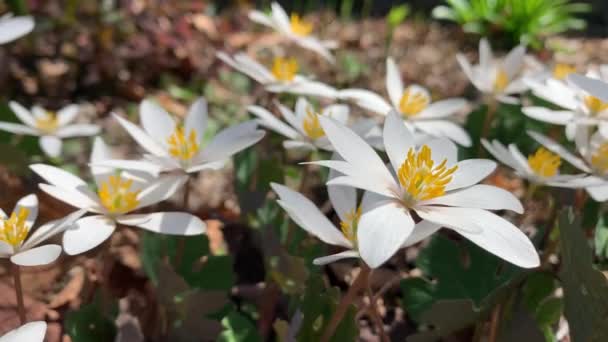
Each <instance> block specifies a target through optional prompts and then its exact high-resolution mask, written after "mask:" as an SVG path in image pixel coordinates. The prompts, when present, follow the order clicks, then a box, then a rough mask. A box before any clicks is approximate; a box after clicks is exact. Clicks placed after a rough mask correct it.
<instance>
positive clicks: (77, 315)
mask: <svg viewBox="0 0 608 342" xmlns="http://www.w3.org/2000/svg"><path fill="white" fill-rule="evenodd" d="M98 297H99V296H96V300H94V301H93V303H91V304H87V305H83V306H82V307H81V308H80V309H78V310H74V311H70V312H68V313H67V314H66V317H65V323H64V324H65V330H66V332H67V334H68V335H69V336H70V337H71V338H72V341H74V342H97V341H99V342H105V341H113V340H114V336H115V335H116V326H115V325H114V321H113V320H112V319H110V318H109V317H107V316H104V315H103V314H102V311H103V310H102V308H101V306H100V303H99V302H100V300H101V298H98Z"/></svg>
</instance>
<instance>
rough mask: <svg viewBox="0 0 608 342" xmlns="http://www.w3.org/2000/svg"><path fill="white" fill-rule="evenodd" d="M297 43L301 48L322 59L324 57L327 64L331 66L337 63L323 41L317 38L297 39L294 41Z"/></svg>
mask: <svg viewBox="0 0 608 342" xmlns="http://www.w3.org/2000/svg"><path fill="white" fill-rule="evenodd" d="M294 41H295V43H296V44H298V45H300V46H301V47H303V48H305V49H308V50H311V51H313V52H316V53H317V54H319V55H320V56H321V57H323V58H324V59H325V60H326V61H327V62H329V63H331V64H335V63H336V59H335V58H334V56H333V55H332V54H331V51H329V49H328V48H327V46H326V45H325V44H323V42H322V41H320V40H319V39H317V38H315V37H296V38H295V39H294Z"/></svg>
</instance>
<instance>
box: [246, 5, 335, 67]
mask: <svg viewBox="0 0 608 342" xmlns="http://www.w3.org/2000/svg"><path fill="white" fill-rule="evenodd" d="M249 19H251V20H253V21H255V22H256V23H258V24H262V25H264V26H268V27H270V28H272V29H273V30H275V31H277V32H278V33H280V34H281V35H283V36H284V37H286V38H287V39H289V40H290V41H292V42H294V43H296V44H297V45H299V46H301V47H303V48H305V49H308V50H311V51H314V52H316V53H318V54H319V55H321V56H322V57H323V58H325V59H326V60H327V61H328V62H330V63H332V64H333V63H335V59H334V56H332V54H331V52H330V51H329V50H330V49H335V48H336V47H337V45H338V44H337V42H336V41H333V40H320V39H318V38H317V37H314V36H313V35H311V33H312V29H313V26H312V23H310V22H308V21H306V20H304V19H302V18H301V17H300V16H299V15H297V14H295V13H292V14H291V16H287V13H286V12H285V10H284V9H283V7H281V5H279V4H278V3H277V2H273V3H272V4H271V14H270V15H266V14H264V13H263V12H260V11H256V10H253V11H250V12H249Z"/></svg>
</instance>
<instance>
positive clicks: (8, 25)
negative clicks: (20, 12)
mask: <svg viewBox="0 0 608 342" xmlns="http://www.w3.org/2000/svg"><path fill="white" fill-rule="evenodd" d="M33 29H34V19H33V18H32V17H30V16H20V17H3V18H2V19H0V44H6V43H8V42H11V41H13V40H15V39H17V38H19V37H21V36H24V35H26V34H28V33H30V32H31V31H32V30H33Z"/></svg>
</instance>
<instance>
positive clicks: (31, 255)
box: [11, 245, 61, 266]
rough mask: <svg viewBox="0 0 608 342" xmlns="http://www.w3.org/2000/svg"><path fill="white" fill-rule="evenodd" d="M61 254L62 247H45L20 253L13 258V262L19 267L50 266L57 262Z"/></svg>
mask: <svg viewBox="0 0 608 342" xmlns="http://www.w3.org/2000/svg"><path fill="white" fill-rule="evenodd" d="M60 254H61V246H59V245H44V246H40V247H34V248H32V249H28V250H26V251H23V252H19V253H17V254H15V255H13V256H12V257H11V262H12V263H13V264H17V265H19V266H41V265H48V264H50V263H52V262H53V261H55V260H57V258H58V257H59V255H60Z"/></svg>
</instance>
